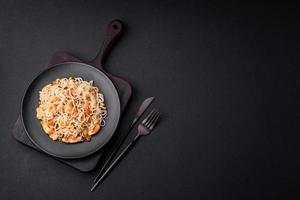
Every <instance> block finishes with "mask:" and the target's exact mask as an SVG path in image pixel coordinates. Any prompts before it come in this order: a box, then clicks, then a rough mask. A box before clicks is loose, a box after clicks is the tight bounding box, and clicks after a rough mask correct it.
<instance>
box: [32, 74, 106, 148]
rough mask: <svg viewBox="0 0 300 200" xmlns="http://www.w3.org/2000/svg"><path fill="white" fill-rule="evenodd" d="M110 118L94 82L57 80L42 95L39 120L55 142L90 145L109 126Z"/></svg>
mask: <svg viewBox="0 0 300 200" xmlns="http://www.w3.org/2000/svg"><path fill="white" fill-rule="evenodd" d="M106 116H107V109H106V106H105V104H104V96H103V94H102V93H101V91H100V90H99V89H98V88H97V87H95V86H93V81H84V80H83V79H82V78H80V77H77V78H73V77H69V78H62V79H56V80H54V81H53V82H52V83H50V84H48V85H45V86H44V87H43V88H42V90H41V91H40V92H39V105H38V107H37V108H36V117H37V118H38V119H39V120H40V123H41V125H42V128H43V130H44V131H45V132H46V133H47V134H48V135H49V137H50V138H51V139H52V140H58V141H62V142H64V143H77V142H81V141H84V140H86V141H90V140H91V136H92V135H94V134H96V133H98V132H99V131H100V129H101V127H102V126H104V125H105V120H104V119H105V117H106Z"/></svg>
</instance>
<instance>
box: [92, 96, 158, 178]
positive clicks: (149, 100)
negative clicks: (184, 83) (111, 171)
mask: <svg viewBox="0 0 300 200" xmlns="http://www.w3.org/2000/svg"><path fill="white" fill-rule="evenodd" d="M153 100H154V97H149V98H147V99H145V100H144V101H143V103H142V104H141V106H140V108H139V110H138V112H137V113H136V115H135V117H134V119H133V120H132V122H131V124H130V126H129V128H128V130H127V132H126V134H124V135H123V137H122V138H121V139H120V142H119V143H118V144H117V145H116V146H114V147H113V149H112V150H111V151H110V153H109V155H108V156H107V159H106V160H105V163H104V164H103V166H102V168H101V170H100V172H99V174H98V175H97V176H96V178H95V179H94V182H96V181H97V180H98V179H99V177H100V176H101V174H102V172H103V171H104V170H105V169H106V167H107V166H108V164H109V163H110V161H111V160H112V159H113V158H114V156H115V154H116V153H117V151H118V150H119V149H120V147H121V146H122V144H123V143H124V141H125V139H126V138H127V136H128V134H129V133H130V131H131V129H132V127H133V126H134V125H135V124H136V122H137V121H138V120H139V118H140V117H141V116H142V114H143V113H144V112H145V111H146V110H147V108H148V107H149V106H150V104H151V103H152V102H153Z"/></svg>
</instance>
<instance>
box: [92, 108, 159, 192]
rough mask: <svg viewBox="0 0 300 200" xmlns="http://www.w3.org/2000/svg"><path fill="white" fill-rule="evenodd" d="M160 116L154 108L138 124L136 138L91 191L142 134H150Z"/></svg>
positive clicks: (100, 180) (93, 188)
mask: <svg viewBox="0 0 300 200" xmlns="http://www.w3.org/2000/svg"><path fill="white" fill-rule="evenodd" d="M158 118H159V112H158V111H156V110H152V111H151V112H150V113H149V115H148V116H147V117H146V118H145V119H144V120H143V121H142V123H141V124H139V126H138V133H137V135H136V136H135V138H134V139H133V140H132V141H131V142H130V143H129V144H128V145H127V146H126V147H125V148H124V150H123V151H122V152H121V153H120V154H119V155H118V156H117V157H116V159H115V160H114V161H113V162H112V163H111V165H110V166H109V167H108V168H107V169H106V170H105V172H104V173H103V174H102V176H101V177H100V178H99V180H98V181H97V182H96V183H95V184H94V186H93V187H92V188H91V191H93V190H95V188H96V187H97V186H98V185H99V184H100V183H101V182H102V181H103V180H104V178H105V177H106V175H107V174H108V173H109V172H110V171H111V170H112V169H113V168H114V167H115V166H116V164H117V163H118V162H119V161H120V160H121V159H122V158H123V157H124V156H125V155H126V154H127V153H128V152H129V149H131V148H132V147H133V146H134V145H135V144H136V142H137V141H138V139H139V138H140V137H141V136H145V135H149V134H150V133H151V131H152V130H153V129H154V127H155V125H156V124H157V121H158Z"/></svg>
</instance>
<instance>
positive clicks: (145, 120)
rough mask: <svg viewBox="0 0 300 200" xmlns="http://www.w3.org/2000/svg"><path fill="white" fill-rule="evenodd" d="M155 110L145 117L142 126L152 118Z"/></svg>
mask: <svg viewBox="0 0 300 200" xmlns="http://www.w3.org/2000/svg"><path fill="white" fill-rule="evenodd" d="M154 111H155V110H154V109H153V110H152V111H151V112H150V113H149V114H148V115H147V117H146V118H145V119H144V120H143V121H142V124H144V125H145V124H146V122H147V121H148V119H149V118H150V117H151V116H152V114H153V112H154Z"/></svg>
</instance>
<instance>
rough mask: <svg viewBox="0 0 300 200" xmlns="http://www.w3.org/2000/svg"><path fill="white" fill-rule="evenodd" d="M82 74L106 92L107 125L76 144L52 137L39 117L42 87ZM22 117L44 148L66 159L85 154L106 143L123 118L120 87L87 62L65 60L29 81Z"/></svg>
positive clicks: (37, 143) (31, 138)
mask: <svg viewBox="0 0 300 200" xmlns="http://www.w3.org/2000/svg"><path fill="white" fill-rule="evenodd" d="M69 76H72V77H81V78H83V79H84V80H86V81H90V80H93V81H94V85H95V86H97V87H98V88H99V89H100V90H101V91H102V93H103V95H104V101H105V104H106V107H107V111H108V115H107V117H106V118H105V122H106V125H105V126H104V127H102V128H101V130H100V132H99V133H98V134H96V135H93V136H92V139H91V141H90V142H87V141H84V142H80V143H76V144H65V143H63V142H59V141H53V140H52V139H51V138H50V137H49V136H48V135H47V134H46V133H45V132H44V131H43V129H42V127H41V125H40V122H39V120H38V119H37V118H36V108H37V106H38V100H39V91H40V90H41V89H42V88H43V87H44V86H45V85H46V84H49V83H51V82H52V81H53V80H55V79H57V78H65V77H69ZM21 118H22V121H23V124H24V128H25V130H26V132H27V135H28V137H29V138H30V140H31V141H32V142H33V143H34V144H35V145H36V146H37V147H38V148H40V149H41V150H43V151H44V152H46V153H48V154H50V155H52V156H55V157H58V158H64V159H72V158H82V157H85V156H88V155H90V154H92V153H94V152H96V151H97V150H99V149H100V148H101V147H103V146H104V145H105V144H106V143H107V142H108V140H109V139H110V138H111V136H112V135H113V133H114V132H115V130H116V128H117V125H118V122H119V118H120V100H119V96H118V93H117V90H116V88H115V86H114V84H113V83H112V82H111V80H110V79H109V78H108V77H107V75H106V74H105V73H104V72H102V71H100V70H98V69H96V68H95V67H92V66H90V65H87V64H83V63H77V62H65V63H61V64H57V65H55V66H53V67H50V68H49V69H47V70H45V71H43V72H42V73H41V74H39V75H38V76H37V77H36V78H35V79H34V80H33V82H32V83H31V84H30V85H29V87H28V89H27V91H26V93H25V95H24V97H23V101H22V106H21Z"/></svg>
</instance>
